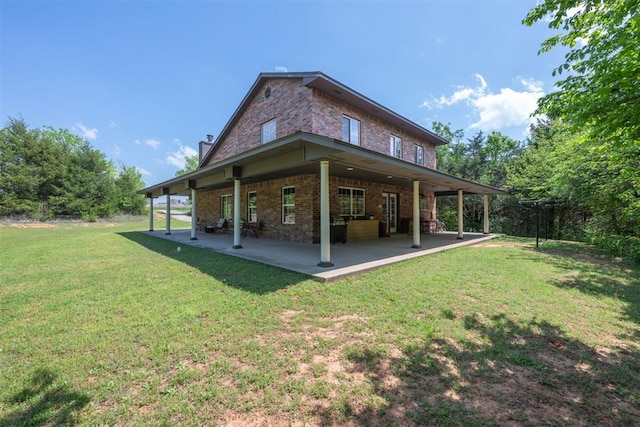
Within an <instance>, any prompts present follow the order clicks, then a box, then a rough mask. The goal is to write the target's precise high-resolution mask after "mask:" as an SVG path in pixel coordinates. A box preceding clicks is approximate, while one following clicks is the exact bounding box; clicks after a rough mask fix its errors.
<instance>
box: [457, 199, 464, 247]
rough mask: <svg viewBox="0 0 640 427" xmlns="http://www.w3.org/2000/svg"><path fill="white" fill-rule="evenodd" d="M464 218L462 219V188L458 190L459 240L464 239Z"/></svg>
mask: <svg viewBox="0 0 640 427" xmlns="http://www.w3.org/2000/svg"><path fill="white" fill-rule="evenodd" d="M463 225H464V224H463V219H462V190H458V237H457V239H458V240H462V239H464V233H463V231H462V228H463Z"/></svg>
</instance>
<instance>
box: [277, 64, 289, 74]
mask: <svg viewBox="0 0 640 427" xmlns="http://www.w3.org/2000/svg"><path fill="white" fill-rule="evenodd" d="M276 71H277V72H279V73H286V72H287V71H289V70H287V67H285V66H284V65H276Z"/></svg>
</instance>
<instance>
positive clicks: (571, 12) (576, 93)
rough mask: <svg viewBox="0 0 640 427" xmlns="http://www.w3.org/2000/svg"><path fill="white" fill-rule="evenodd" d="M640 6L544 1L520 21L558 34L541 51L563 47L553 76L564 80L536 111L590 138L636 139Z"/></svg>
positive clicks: (639, 125) (615, 0)
mask: <svg viewBox="0 0 640 427" xmlns="http://www.w3.org/2000/svg"><path fill="white" fill-rule="evenodd" d="M639 5H640V3H638V2H637V1H636V0H609V1H606V2H605V1H602V0H544V1H541V2H539V4H538V5H537V6H536V7H534V8H533V9H532V10H531V11H530V12H529V13H528V15H527V16H526V18H525V19H524V20H523V23H524V24H525V25H528V26H531V25H534V24H535V23H537V22H540V21H548V26H549V28H552V29H555V30H560V32H559V33H558V34H556V35H554V36H552V37H550V38H549V39H547V40H545V41H544V42H542V46H541V49H540V53H544V52H548V51H550V50H552V49H553V48H556V47H564V48H566V49H568V52H567V53H566V54H565V61H564V63H562V64H560V65H559V66H558V67H557V68H556V69H555V70H553V75H554V76H556V75H557V76H560V75H563V74H566V75H567V76H566V77H565V78H564V79H562V80H559V81H558V82H557V83H556V86H557V87H558V89H559V90H558V91H554V92H552V93H550V94H548V95H546V96H544V97H543V98H541V99H540V101H539V104H538V105H539V112H542V113H545V114H547V115H548V116H550V117H554V118H564V119H566V120H567V121H569V122H570V123H571V124H572V125H574V129H582V128H583V127H587V128H588V129H589V130H590V132H591V136H592V139H594V140H601V141H607V140H612V141H615V142H616V143H617V144H638V141H640V84H639V83H640V80H639V76H640V51H639V50H638V46H640V14H639V13H638V11H639V10H638V9H639V7H640V6H639Z"/></svg>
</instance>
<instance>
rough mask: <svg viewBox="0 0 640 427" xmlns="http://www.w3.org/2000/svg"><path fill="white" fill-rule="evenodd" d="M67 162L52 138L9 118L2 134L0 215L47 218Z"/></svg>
mask: <svg viewBox="0 0 640 427" xmlns="http://www.w3.org/2000/svg"><path fill="white" fill-rule="evenodd" d="M67 159H68V157H67V153H66V152H65V149H64V147H62V146H60V145H59V144H56V143H55V141H53V140H52V139H51V137H50V135H48V134H47V133H43V132H41V131H39V130H37V129H29V128H28V125H27V124H26V123H25V122H24V120H22V119H14V118H10V119H9V121H8V124H7V126H6V127H5V128H3V129H2V130H1V131H0V214H4V215H6V214H27V215H31V214H37V213H38V212H39V213H40V215H44V214H46V210H47V206H46V205H47V202H48V200H49V198H50V197H52V196H55V195H56V194H57V193H58V192H59V185H60V183H61V182H62V181H63V180H64V177H65V175H66V170H65V167H66V162H67Z"/></svg>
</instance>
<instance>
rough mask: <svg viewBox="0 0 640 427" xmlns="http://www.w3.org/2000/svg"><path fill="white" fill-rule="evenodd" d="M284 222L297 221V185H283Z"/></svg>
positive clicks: (292, 222) (293, 222)
mask: <svg viewBox="0 0 640 427" xmlns="http://www.w3.org/2000/svg"><path fill="white" fill-rule="evenodd" d="M282 223H283V224H295V223H296V187H282Z"/></svg>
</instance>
